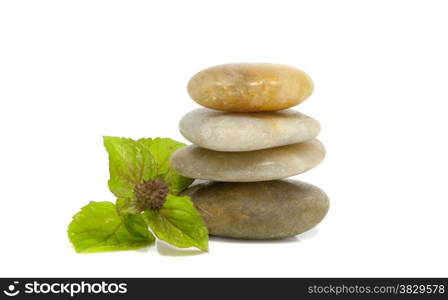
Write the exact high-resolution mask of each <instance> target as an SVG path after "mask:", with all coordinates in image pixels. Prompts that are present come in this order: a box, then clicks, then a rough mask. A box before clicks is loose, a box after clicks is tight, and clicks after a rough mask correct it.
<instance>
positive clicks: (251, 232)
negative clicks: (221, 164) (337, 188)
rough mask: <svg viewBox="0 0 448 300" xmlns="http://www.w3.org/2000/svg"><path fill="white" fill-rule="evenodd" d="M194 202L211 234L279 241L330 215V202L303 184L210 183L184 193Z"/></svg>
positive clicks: (301, 231)
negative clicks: (328, 213)
mask: <svg viewBox="0 0 448 300" xmlns="http://www.w3.org/2000/svg"><path fill="white" fill-rule="evenodd" d="M183 194H184V195H188V196H190V197H191V199H192V200H193V202H194V205H195V206H196V208H197V209H198V211H199V212H200V214H201V216H202V218H203V220H204V222H205V224H206V226H207V228H208V230H209V233H210V234H211V235H215V236H222V237H231V238H240V239H279V238H285V237H290V236H295V235H297V234H300V233H303V232H305V231H307V230H309V229H311V228H313V227H314V226H316V225H317V224H318V223H319V222H320V221H321V220H322V219H323V218H324V217H325V215H326V214H327V212H328V208H329V205H330V203H329V200H328V197H327V195H326V194H325V193H324V192H323V191H322V190H321V189H319V188H317V187H315V186H313V185H311V184H308V183H304V182H300V181H293V180H276V181H265V182H246V183H227V182H209V183H206V184H198V185H194V186H192V187H191V188H189V189H187V190H186V191H184V192H183Z"/></svg>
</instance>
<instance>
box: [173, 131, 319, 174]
mask: <svg viewBox="0 0 448 300" xmlns="http://www.w3.org/2000/svg"><path fill="white" fill-rule="evenodd" d="M324 156H325V148H324V146H323V145H322V144H321V143H320V142H319V141H318V140H316V139H313V140H309V141H306V142H303V143H299V144H292V145H287V146H282V147H276V148H270V149H264V150H257V151H247V152H218V151H213V150H208V149H204V148H200V147H197V146H194V145H190V146H187V147H184V148H181V149H179V150H178V151H176V152H175V153H174V154H173V155H172V156H171V160H170V163H171V168H172V169H174V170H175V171H176V172H177V173H179V174H181V175H183V176H185V177H190V178H195V179H205V180H214V181H228V182H250V181H265V180H274V179H282V178H287V177H290V176H294V175H297V174H300V173H303V172H305V171H308V170H310V169H312V168H314V167H315V166H316V165H318V164H319V163H320V162H321V161H322V160H323V159H324Z"/></svg>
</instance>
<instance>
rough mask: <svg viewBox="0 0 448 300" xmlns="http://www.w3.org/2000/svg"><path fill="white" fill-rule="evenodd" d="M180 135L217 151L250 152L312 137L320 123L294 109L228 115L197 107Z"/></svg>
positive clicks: (182, 120) (182, 121)
mask: <svg viewBox="0 0 448 300" xmlns="http://www.w3.org/2000/svg"><path fill="white" fill-rule="evenodd" d="M179 129H180V132H181V133H182V135H183V136H184V137H185V138H186V139H187V140H189V141H190V142H192V143H193V144H195V145H197V146H200V147H202V148H207V149H211V150H216V151H235V152H239V151H253V150H260V149H267V148H272V147H278V146H284V145H289V144H295V143H300V142H303V141H307V140H310V139H313V138H315V137H316V136H317V135H318V134H319V131H320V125H319V122H317V121H316V120H314V119H313V118H311V117H308V116H307V115H304V114H302V113H299V112H298V111H294V110H283V111H276V112H258V113H231V112H222V111H216V110H211V109H207V108H199V109H196V110H193V111H191V112H189V113H187V114H186V115H185V116H184V117H183V118H182V119H181V121H180V124H179Z"/></svg>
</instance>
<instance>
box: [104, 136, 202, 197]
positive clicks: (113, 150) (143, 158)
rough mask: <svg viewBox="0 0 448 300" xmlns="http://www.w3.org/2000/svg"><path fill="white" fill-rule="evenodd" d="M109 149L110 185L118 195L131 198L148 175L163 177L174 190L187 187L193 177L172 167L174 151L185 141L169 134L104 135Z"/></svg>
mask: <svg viewBox="0 0 448 300" xmlns="http://www.w3.org/2000/svg"><path fill="white" fill-rule="evenodd" d="M104 146H105V147H106V150H107V152H108V153H109V172H110V179H109V189H110V190H111V192H112V193H113V194H114V195H115V196H116V197H118V198H132V197H133V195H134V190H133V189H134V186H135V184H137V183H142V182H143V181H146V180H148V179H155V178H160V179H162V180H163V181H164V182H165V184H166V185H167V186H168V188H169V190H170V192H171V193H172V194H175V195H177V194H178V193H180V192H181V191H183V190H184V189H185V188H187V187H188V186H189V185H190V184H191V183H192V182H193V179H191V178H187V177H183V176H181V175H179V174H177V173H176V172H175V171H173V170H172V169H171V168H170V164H169V159H170V157H171V155H172V154H173V153H174V152H175V151H176V150H178V149H180V148H182V147H184V146H185V144H183V143H180V142H176V141H174V140H172V139H170V138H156V139H150V138H144V139H139V140H137V141H134V140H132V139H128V138H119V137H110V136H105V137H104Z"/></svg>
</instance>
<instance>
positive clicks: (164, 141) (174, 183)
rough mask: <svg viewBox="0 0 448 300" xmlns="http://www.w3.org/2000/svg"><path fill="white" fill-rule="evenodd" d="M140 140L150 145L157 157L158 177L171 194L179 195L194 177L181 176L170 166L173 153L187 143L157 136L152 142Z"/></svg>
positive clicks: (152, 152)
mask: <svg viewBox="0 0 448 300" xmlns="http://www.w3.org/2000/svg"><path fill="white" fill-rule="evenodd" d="M138 142H139V143H144V144H145V145H146V146H147V147H149V151H150V152H151V154H152V155H153V157H154V159H155V163H156V168H157V177H158V178H161V179H163V181H164V182H165V184H166V185H167V186H168V188H169V190H170V192H171V194H174V195H177V194H178V193H180V192H181V191H183V190H184V189H186V188H187V187H188V186H189V185H190V184H191V183H192V182H193V180H194V179H191V178H187V177H184V176H181V175H179V174H177V173H176V172H175V171H174V170H172V169H171V168H170V157H171V155H172V154H173V153H174V152H176V151H177V150H179V149H180V148H182V147H185V146H186V145H185V144H183V143H180V142H176V141H174V140H172V139H170V138H156V139H153V140H152V141H151V142H147V141H142V140H138Z"/></svg>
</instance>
